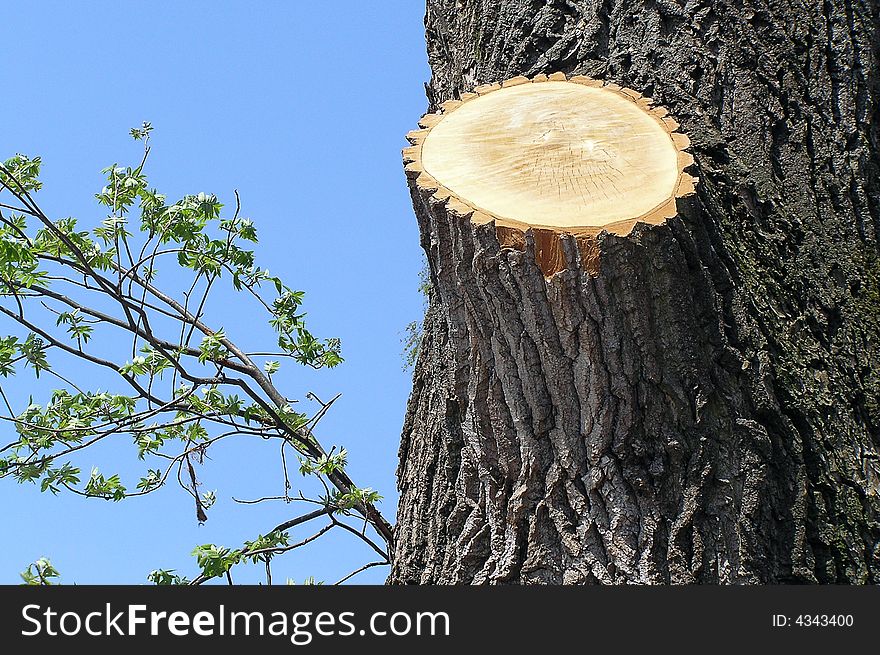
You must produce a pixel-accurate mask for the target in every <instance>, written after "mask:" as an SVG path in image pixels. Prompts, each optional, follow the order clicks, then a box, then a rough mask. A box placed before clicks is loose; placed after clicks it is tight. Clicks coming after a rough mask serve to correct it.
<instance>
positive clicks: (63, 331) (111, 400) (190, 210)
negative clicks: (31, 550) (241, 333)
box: [0, 123, 391, 584]
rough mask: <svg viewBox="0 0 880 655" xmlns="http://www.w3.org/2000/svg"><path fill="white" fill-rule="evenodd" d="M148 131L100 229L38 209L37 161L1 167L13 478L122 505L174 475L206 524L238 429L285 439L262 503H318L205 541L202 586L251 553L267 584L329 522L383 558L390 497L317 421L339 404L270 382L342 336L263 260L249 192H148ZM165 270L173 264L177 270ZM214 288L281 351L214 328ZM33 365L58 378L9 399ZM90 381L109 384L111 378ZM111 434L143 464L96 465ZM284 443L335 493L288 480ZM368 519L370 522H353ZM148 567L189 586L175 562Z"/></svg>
mask: <svg viewBox="0 0 880 655" xmlns="http://www.w3.org/2000/svg"><path fill="white" fill-rule="evenodd" d="M151 131H152V126H151V125H150V124H149V123H144V124H143V125H142V126H140V127H138V128H135V129H133V130H132V131H131V136H132V137H133V138H134V139H135V140H137V141H140V142H142V144H143V155H142V157H141V159H140V163H139V164H138V165H136V166H118V165H113V166H110V167H108V168H106V169H105V170H104V171H103V173H104V175H105V177H106V183H105V186H104V187H103V188H102V189H101V190H100V192H99V193H97V194H96V196H95V198H96V200H97V203H98V205H99V207H100V208H101V209H102V210H103V213H104V217H103V218H100V219H99V220H97V221H95V223H93V224H91V226H86V225H85V224H81V223H80V222H79V221H78V220H77V219H75V218H71V217H65V218H60V219H53V218H50V217H49V216H47V215H46V213H44V211H43V210H42V209H41V208H40V206H39V205H38V204H37V202H36V201H35V199H34V193H36V192H37V191H39V189H40V188H41V186H42V184H41V182H40V178H39V175H40V167H41V160H40V158H39V157H28V156H25V155H21V154H18V155H15V156H14V157H11V158H10V159H7V160H6V162H5V163H4V164H2V165H0V317H2V318H3V319H5V324H6V326H7V328H8V330H7V331H8V332H9V333H8V334H6V335H5V336H4V335H2V334H0V407H2V408H3V410H4V412H3V414H2V416H0V419H2V421H3V423H5V424H6V427H7V428H8V430H7V434H8V435H10V438H9V439H8V440H6V441H5V442H3V443H2V444H0V478H11V479H14V480H16V481H18V482H20V483H33V484H37V485H39V487H40V489H41V490H42V491H45V492H50V493H52V494H58V493H62V492H69V493H74V494H77V495H81V496H86V497H92V498H101V499H105V500H111V501H121V500H124V499H126V498H129V497H132V496H140V495H144V494H149V493H153V492H155V491H157V490H159V489H161V488H162V487H164V486H165V485H166V484H167V483H168V482H169V481H173V482H176V483H177V484H178V486H179V487H180V488H182V489H183V490H184V491H185V492H186V493H187V494H188V495H189V497H190V499H191V502H193V503H194V505H195V514H196V517H197V519H198V520H199V521H200V522H201V521H205V520H207V512H208V510H209V509H210V507H211V506H212V505H213V504H214V503H215V501H216V499H217V495H216V492H215V491H203V490H202V489H201V486H202V483H201V481H200V471H201V464H202V463H203V462H204V460H205V455H206V453H207V452H208V450H209V449H210V448H211V447H212V446H213V445H214V444H215V443H217V442H219V441H221V440H224V439H229V438H233V437H238V438H245V439H248V438H250V439H253V438H255V437H259V438H260V439H263V440H276V441H277V442H278V443H279V444H280V448H279V453H280V458H281V463H282V469H283V474H284V487H283V489H282V490H281V493H280V495H278V496H273V497H267V498H266V499H261V500H270V499H278V500H281V501H283V502H285V504H286V503H290V502H292V501H299V504H300V505H303V506H307V507H311V508H312V509H313V511H309V512H306V513H304V514H300V515H297V516H294V517H293V518H289V519H288V520H285V521H283V522H279V525H278V526H277V527H276V528H274V529H273V530H271V531H269V532H268V533H267V536H260V537H258V538H257V539H255V540H254V541H251V542H248V543H245V544H244V545H243V546H242V547H241V548H238V549H230V548H226V547H221V546H216V545H213V544H208V545H204V546H199V547H198V548H197V549H196V550H195V551H194V556H195V557H196V561H197V564H198V567H199V573H198V575H197V576H195V577H194V578H193V579H192V580H191V582H195V583H198V582H202V581H204V580H207V579H210V578H213V577H219V576H227V577H228V578H229V579H230V580H231V574H230V570H231V568H232V567H234V566H235V565H237V564H240V563H242V562H251V563H257V562H259V563H262V564H264V565H265V567H266V575H267V578H268V579H269V580H271V569H270V562H271V560H272V558H273V557H274V556H276V555H278V554H280V553H281V552H287V551H288V550H292V549H294V548H298V547H300V546H303V545H305V544H307V543H311V542H312V541H314V540H316V539H317V538H318V537H320V536H321V535H323V534H325V533H326V532H327V531H329V529H331V528H341V529H343V530H345V531H346V532H349V533H350V534H352V535H353V536H355V537H357V538H358V539H360V540H362V541H364V542H366V543H367V544H368V545H369V546H370V547H371V548H372V549H373V550H374V551H375V552H377V554H379V555H380V557H381V558H382V563H387V547H388V545H389V543H390V540H391V528H390V526H389V524H388V523H387V521H385V519H384V518H383V517H382V515H381V513H380V512H379V511H378V509H377V508H376V506H375V505H376V503H377V502H378V501H379V500H380V496H379V495H378V494H377V493H376V492H375V491H373V490H371V489H369V488H360V487H358V486H356V485H355V484H354V483H353V482H352V480H351V479H350V478H349V477H348V475H347V473H346V472H345V467H346V464H347V456H346V451H345V450H344V449H341V450H339V451H336V449H335V447H334V448H333V449H330V450H329V451H328V450H325V449H324V447H323V446H322V445H321V444H320V442H319V441H318V440H317V438H316V436H315V434H314V428H315V426H316V424H317V423H318V421H319V420H320V419H321V417H322V416H324V414H325V412H326V411H327V410H328V409H329V408H330V406H331V405H332V403H333V401H332V400H331V401H330V402H328V403H323V402H321V401H319V400H318V399H317V397H315V396H313V395H312V396H311V397H312V399H313V400H316V401H317V402H318V405H319V410H318V411H317V413H315V414H314V415H309V414H308V413H306V412H300V411H297V410H296V409H294V407H295V405H296V402H297V401H296V400H292V399H290V398H288V397H286V396H285V395H284V394H282V392H281V391H280V390H279V389H278V388H276V386H275V383H274V382H273V379H272V376H273V375H275V374H277V373H278V372H279V371H280V370H281V369H282V367H283V366H284V363H285V362H293V363H296V364H300V365H305V366H309V367H312V368H316V369H320V368H332V367H335V366H337V365H338V364H339V363H341V362H342V356H341V353H340V342H339V340H338V339H335V338H323V339H322V338H319V337H317V336H315V335H314V334H312V332H311V331H310V330H309V328H308V327H307V323H306V314H305V312H303V310H302V303H303V298H304V294H303V292H302V291H299V290H296V289H294V288H292V287H290V286H288V285H287V284H286V283H285V282H284V281H283V280H282V279H281V278H280V277H279V276H277V275H273V274H271V273H270V272H269V270H268V269H267V268H264V267H262V266H261V265H259V264H258V263H257V258H256V254H255V251H254V250H253V247H254V245H255V244H257V243H258V236H257V230H256V227H255V225H254V223H253V221H251V220H250V219H247V218H244V217H242V216H241V215H240V203H239V201H238V194H237V193H236V194H235V199H236V202H235V206H234V208H233V210H232V211H231V212H228V211H227V208H226V207H224V205H223V204H222V203H221V202H220V200H219V199H218V198H217V196H215V195H213V194H207V193H195V194H190V195H185V196H183V197H181V198H179V199H177V200H174V201H169V200H168V199H167V198H166V196H165V195H163V194H162V193H160V192H159V191H158V190H156V189H154V188H153V187H151V185H150V183H149V180H148V178H147V175H146V173H145V165H146V163H147V161H148V158H149V155H150V146H149V140H150V134H151ZM160 269H161V270H162V271H167V270H169V269H170V270H171V271H172V274H171V275H169V276H167V277H165V276H164V275H163V274H160ZM163 280H165V281H166V282H165V283H163ZM216 294H226V295H225V296H223V302H226V303H233V302H234V303H241V311H242V312H247V315H248V316H249V317H251V316H257V315H258V313H259V312H262V314H263V316H264V317H265V321H266V324H267V326H268V327H269V328H271V331H272V332H274V334H275V340H274V344H273V345H272V347H270V348H269V349H267V350H260V351H259V352H249V351H247V350H245V349H244V348H242V347H241V346H240V345H239V344H238V343H236V342H235V341H233V337H232V335H230V334H229V333H228V332H227V330H226V329H224V326H222V325H214V324H212V322H211V318H210V314H211V312H210V307H211V299H212V298H213V297H214V295H216ZM249 321H250V318H249ZM228 327H231V328H233V331H234V328H235V327H236V326H228ZM88 369H92V370H94V372H95V373H94V375H93V374H91V373H86V372H84V371H87V370H88ZM27 374H30V375H33V376H34V378H35V379H42V380H45V378H47V377H48V378H49V379H51V381H52V383H53V386H54V387H55V388H54V390H53V391H51V393H49V394H48V397H46V398H45V399H44V400H42V401H39V400H34V398H32V397H30V398H28V399H27V402H25V403H23V404H22V405H21V406H19V407H17V408H16V406H15V405H16V404H18V403H19V401H20V398H17V397H16V394H13V393H9V394H7V393H6V389H5V388H4V384H6V383H7V382H9V381H10V380H12V379H19V381H18V382H17V385H19V386H18V387H17V388H18V389H19V390H20V389H22V388H28V382H26V381H24V380H21V379H20V378H21V376H22V375H27ZM93 379H94V380H102V381H106V382H105V384H103V385H102V386H101V387H100V388H98V387H96V385H94V384H93V383H92V382H91V381H92V380H93ZM35 388H39V387H35ZM19 395H20V394H19ZM334 400H335V399H334ZM111 436H112V437H113V438H114V440H118V439H120V438H126V439H128V440H130V442H131V443H132V445H133V448H134V453H135V454H136V459H137V461H139V462H142V463H143V473H142V475H141V476H140V477H139V478H138V479H132V480H129V479H124V478H123V476H122V475H121V474H119V473H116V472H109V473H108V472H103V471H101V470H99V468H97V467H95V466H89V467H88V468H87V469H86V470H87V471H89V472H88V473H86V472H84V471H83V464H82V462H83V460H84V459H85V458H87V457H88V456H89V453H90V452H91V450H92V447H93V446H94V445H95V444H97V443H99V442H101V441H103V440H105V439H107V438H109V437H111ZM288 454H292V455H293V456H295V457H296V458H298V459H299V461H300V462H301V466H300V473H301V474H302V475H303V476H308V477H312V478H315V479H317V480H318V481H319V483H320V488H322V489H323V490H324V493H322V494H318V495H317V496H314V497H312V496H309V495H306V494H305V493H303V492H302V491H300V492H299V493H298V494H292V493H291V491H292V488H293V487H292V484H291V482H290V478H289V472H288V466H287V460H288ZM354 517H357V518H358V520H359V521H360V522H361V526H360V527H355V526H353V525H349V523H348V522H347V521H349V520H351V519H352V518H354ZM317 520H322V521H324V525H323V527H322V528H320V529H318V530H317V531H316V532H314V533H313V534H310V535H309V536H308V537H305V538H302V539H299V538H294V535H292V531H293V530H294V528H295V529H296V531H297V532H299V531H300V530H302V529H304V528H305V527H307V526H309V525H311V524H312V522H313V521H317ZM300 526H303V527H302V528H301V527H300ZM376 537H378V540H379V542H384V543H383V546H381V547H380V546H379V545H377V543H376V541H374V539H375V538H376ZM40 562H44V560H40ZM40 562H36V563H34V564H32V565H31V566H30V567H29V568H28V570H27V572H29V573H27V572H26V573H27V576H28V577H26V581H28V582H30V581H33V580H37V581H38V582H45V581H48V580H49V579H50V578H52V577H54V576H53V575H50V573H52V572H54V569H52V568H51V566H50V565H48V563H47V562H46V563H45V566H43V568H40V566H42V565H40ZM370 565H372V564H370ZM41 571H42V572H43V574H42V575H41V573H40V572H41ZM55 573H57V572H55ZM23 575H24V574H23ZM150 580H152V581H153V582H155V583H157V584H171V583H183V582H190V580H189V579H187V578H185V577H183V576H180V575H178V574H176V573H174V572H173V571H165V570H157V571H154V572H153V573H151V574H150Z"/></svg>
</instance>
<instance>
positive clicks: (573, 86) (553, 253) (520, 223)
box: [403, 73, 697, 276]
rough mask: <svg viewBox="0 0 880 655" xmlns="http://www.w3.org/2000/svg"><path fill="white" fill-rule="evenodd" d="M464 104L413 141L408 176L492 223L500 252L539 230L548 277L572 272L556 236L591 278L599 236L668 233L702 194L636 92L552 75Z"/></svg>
mask: <svg viewBox="0 0 880 655" xmlns="http://www.w3.org/2000/svg"><path fill="white" fill-rule="evenodd" d="M461 97H462V99H461V100H460V101H448V102H445V103H443V105H441V109H442V111H441V112H438V113H435V114H427V115H426V116H423V117H422V119H421V120H420V121H419V125H420V126H421V127H422V128H424V129H421V130H415V131H413V132H410V133H409V134H408V135H407V137H408V139H409V141H410V143H412V144H413V145H412V146H410V147H409V148H406V149H404V152H403V155H404V161H405V163H406V171H407V174H408V175H409V176H410V177H412V178H413V179H415V180H416V184H417V185H418V187H419V188H420V189H421V190H422V191H424V192H426V193H428V194H429V195H433V197H434V198H435V199H437V200H438V201H442V202H445V203H447V209H448V210H449V212H450V214H454V215H455V216H456V217H459V218H467V217H470V220H472V221H473V222H475V223H476V222H486V221H495V224H496V230H497V233H498V236H499V241H500V242H501V243H502V246H504V247H524V244H525V243H526V241H525V240H524V239H523V238H520V237H517V236H515V235H516V233H519V234H523V233H525V232H526V231H529V230H531V231H532V240H533V243H534V244H535V246H534V247H535V252H536V257H537V258H538V259H539V262H540V263H541V266H542V269H543V270H544V272H545V274H546V275H548V276H549V275H552V274H553V273H555V272H557V271H559V270H561V269H562V268H565V266H566V262H565V257H564V256H563V252H562V248H561V245H560V235H562V234H571V235H573V236H574V237H575V238H576V239H577V240H578V250H579V252H580V254H581V266H582V267H583V268H584V269H586V270H588V271H589V272H591V273H595V272H596V271H597V270H598V266H599V261H598V257H599V249H598V246H597V244H596V235H597V234H598V233H599V232H600V231H603V230H607V231H609V232H613V233H616V234H622V235H626V234H628V233H629V232H630V231H631V230H632V228H633V226H634V225H635V224H636V223H637V222H645V223H649V224H658V223H662V222H663V221H665V220H666V219H667V218H671V217H672V216H675V215H676V213H677V211H676V198H677V197H683V196H685V195H690V194H692V193H694V192H695V191H694V189H695V184H696V182H697V180H696V178H694V177H692V176H690V175H689V174H687V173H686V172H685V171H684V169H685V168H686V167H688V166H690V165H691V164H693V157H691V155H690V154H688V153H686V152H684V150H685V149H686V148H687V147H688V146H689V145H690V141H689V139H688V138H687V137H686V136H685V135H684V134H681V133H678V132H676V130H677V129H678V127H679V125H678V123H677V122H676V121H675V120H674V119H672V118H668V117H666V114H667V111H666V109H665V108H663V107H656V106H654V105H653V104H652V100H651V99H650V98H645V97H643V96H641V94H639V93H638V92H637V91H635V90H633V89H629V88H623V87H620V86H618V85H616V84H603V83H602V82H601V81H599V80H593V79H591V78H588V77H584V76H576V77H573V78H571V79H567V78H566V76H565V75H564V74H562V73H553V74H550V75H538V76H536V77H535V78H534V79H533V80H529V79H528V78H525V77H516V78H512V79H509V80H505V81H502V82H501V83H494V84H485V85H482V86H479V87H477V88H476V89H474V93H466V94H462V96H461ZM466 210H467V211H466ZM477 217H479V220H477ZM502 228H504V229H502Z"/></svg>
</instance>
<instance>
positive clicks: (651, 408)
mask: <svg viewBox="0 0 880 655" xmlns="http://www.w3.org/2000/svg"><path fill="white" fill-rule="evenodd" d="M425 23H426V28H427V41H428V54H429V59H430V64H431V67H432V70H433V77H432V79H431V82H430V84H429V85H428V86H427V92H428V98H429V102H430V105H431V108H432V109H433V108H436V107H437V106H438V105H439V103H441V102H443V101H445V100H448V99H452V98H456V97H457V96H458V95H459V94H461V93H462V92H465V91H469V90H470V89H471V88H473V87H474V86H476V85H478V84H481V83H487V82H494V81H498V80H502V79H506V78H509V77H512V76H514V75H517V74H523V75H529V76H531V75H534V74H538V73H542V72H551V71H555V70H561V71H563V72H565V73H567V74H584V75H589V76H592V77H598V78H604V79H606V80H611V81H614V82H616V83H618V84H621V85H624V86H627V87H631V88H634V89H637V90H639V91H641V92H643V93H645V94H646V95H649V96H653V97H654V98H655V99H656V100H657V101H658V102H660V103H662V104H663V105H665V106H666V107H668V108H669V109H670V111H671V113H672V115H673V116H674V117H675V118H676V119H677V120H678V121H679V122H680V123H681V124H682V129H683V131H685V132H686V133H687V134H688V135H689V136H690V138H691V141H692V143H693V146H692V152H693V153H694V156H695V159H696V165H695V169H694V170H695V173H696V174H697V175H698V176H699V178H700V184H699V186H698V194H697V196H696V197H695V198H694V199H693V200H692V201H691V202H690V203H684V204H683V205H682V206H681V207H680V215H679V216H678V217H676V218H674V219H672V220H670V221H668V222H667V223H666V224H664V225H660V226H654V227H649V226H641V227H637V229H636V230H635V231H634V232H633V234H632V235H630V236H629V237H619V236H614V235H605V236H603V237H600V239H599V248H600V262H601V265H600V269H599V271H598V274H596V275H595V276H593V275H590V274H589V273H587V272H584V271H583V270H582V269H580V268H579V266H578V263H579V261H578V253H577V252H576V248H569V249H568V251H567V255H566V258H567V268H566V270H563V271H562V272H560V273H557V274H556V275H555V276H553V277H552V278H549V279H545V278H544V276H543V275H542V274H541V272H540V270H539V269H538V268H537V266H536V265H535V261H534V241H533V240H531V239H528V238H527V239H526V244H525V248H524V250H518V249H515V248H502V247H500V246H499V244H498V241H497V238H496V236H495V232H494V230H493V229H492V227H491V225H489V226H486V225H483V226H473V225H471V224H470V223H468V222H466V221H461V222H456V221H449V220H447V219H446V218H445V217H446V214H445V212H443V211H441V210H442V207H438V205H437V203H436V202H433V201H429V200H427V199H426V198H425V197H424V196H423V195H420V194H419V193H418V191H417V189H416V188H415V186H414V185H413V184H412V183H411V188H412V189H413V203H414V206H415V209H416V215H417V217H418V221H419V226H420V230H421V241H422V246H423V247H424V249H425V252H426V253H427V256H428V261H429V264H430V269H431V281H432V293H431V302H430V308H429V310H428V313H427V316H426V319H425V323H424V336H423V341H422V346H421V352H420V355H419V360H418V363H417V367H416V371H415V376H414V388H413V392H412V397H411V399H410V403H409V406H408V411H407V417H406V421H405V425H404V429H403V436H402V443H401V448H400V468H399V472H398V473H399V486H400V491H401V500H400V509H399V513H398V524H397V528H396V544H395V549H394V562H393V570H392V574H391V578H390V581H391V582H394V583H625V582H639V583H689V582H698V583H758V582H767V583H785V582H820V583H830V582H852V583H875V584H876V583H880V457H878V451H880V371H878V367H880V258H878V236H880V198H878V193H880V192H878V177H880V154H878V150H880V117H878V102H880V63H878V61H880V52H878V51H880V37H878V32H880V29H878V28H880V19H878V6H877V4H876V2H874V1H873V0H871V1H869V2H867V3H865V2H862V3H860V2H856V0H824V2H805V3H796V2H792V1H788V2H785V1H771V2H767V1H766V0H737V2H727V1H725V0H722V1H720V2H719V1H717V0H711V1H709V0H688V1H687V2H684V1H683V0H678V1H676V0H643V1H640V0H616V1H615V0H546V1H544V0H542V1H540V2H535V1H530V0H429V1H428V9H427V14H426V19H425Z"/></svg>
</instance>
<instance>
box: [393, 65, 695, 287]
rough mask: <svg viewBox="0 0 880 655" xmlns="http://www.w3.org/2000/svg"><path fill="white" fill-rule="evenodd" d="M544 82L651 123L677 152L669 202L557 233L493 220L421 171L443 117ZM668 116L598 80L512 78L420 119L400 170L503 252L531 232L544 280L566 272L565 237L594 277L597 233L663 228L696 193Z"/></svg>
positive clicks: (686, 142) (520, 246)
mask: <svg viewBox="0 0 880 655" xmlns="http://www.w3.org/2000/svg"><path fill="white" fill-rule="evenodd" d="M547 81H553V82H572V83H575V84H583V85H584V86H591V87H601V88H603V89H605V90H607V91H611V92H613V93H616V94H617V95H619V96H620V97H622V98H625V99H627V100H629V101H630V102H633V103H635V104H636V105H637V106H638V107H639V108H640V109H641V110H642V111H644V112H645V113H646V114H648V115H649V116H651V117H652V118H653V119H654V120H656V121H657V123H658V124H659V125H660V126H661V127H662V128H663V129H664V131H665V132H666V133H667V134H668V135H669V138H670V139H671V140H672V143H673V145H674V147H675V149H676V151H677V152H678V181H677V182H676V184H675V189H674V191H673V193H672V194H671V195H670V197H669V198H667V199H666V200H664V201H663V202H661V203H660V204H658V205H657V206H655V207H653V208H652V209H650V210H649V211H647V212H645V213H643V214H641V215H639V216H636V217H633V218H627V219H624V220H620V221H616V222H613V223H609V224H607V225H602V226H584V227H566V228H561V227H558V226H550V225H536V224H530V223H524V222H522V221H517V220H514V219H510V218H506V217H502V216H497V215H495V214H493V213H492V212H491V211H488V210H485V209H483V208H481V207H478V206H476V205H474V204H473V203H470V202H469V201H468V200H467V199H465V198H460V197H459V196H457V195H456V194H455V193H454V192H452V191H451V190H449V189H448V188H446V187H444V186H443V185H442V184H440V183H439V182H438V181H437V180H436V179H435V178H434V177H432V176H431V175H430V174H429V173H427V172H426V171H425V169H424V167H423V165H422V144H423V143H424V141H425V139H426V138H427V136H428V134H430V132H431V129H433V128H434V127H435V126H436V125H437V124H438V123H440V121H441V120H442V119H443V117H444V116H446V115H448V114H450V113H451V112H454V111H455V110H456V109H458V108H459V107H461V106H462V105H463V104H465V103H466V102H468V101H470V100H473V99H475V98H479V97H480V96H483V95H486V94H487V93H492V92H494V91H497V90H499V89H503V88H507V87H511V86H517V85H520V84H538V83H541V82H547ZM668 114H669V112H668V110H667V109H666V108H665V107H663V106H660V105H655V104H654V101H653V99H652V98H650V97H647V96H643V95H642V94H641V93H639V92H638V91H635V90H634V89H629V88H626V87H622V86H620V85H618V84H614V83H613V82H607V81H603V80H597V79H593V78H590V77H587V76H585V75H573V76H571V77H569V76H566V75H565V74H564V73H552V74H540V75H535V76H534V77H532V78H528V77H524V76H517V77H513V78H510V79H507V80H504V81H502V82H494V83H491V84H482V85H480V86H477V87H476V88H474V89H473V91H472V92H469V93H463V94H461V97H460V99H458V100H447V101H446V102H444V103H442V104H441V105H440V110H439V111H437V112H433V113H428V114H425V115H424V116H422V117H421V119H419V127H420V129H418V130H412V131H411V132H408V133H407V135H406V139H407V141H409V143H410V146H409V147H407V148H404V149H403V163H404V170H405V171H406V175H407V177H408V178H409V179H410V180H414V181H415V185H416V187H417V189H418V191H419V193H420V194H421V195H422V196H423V197H424V198H425V199H426V200H428V199H431V198H433V199H434V200H435V201H437V202H442V203H445V205H446V211H447V213H448V214H450V215H451V216H453V217H455V218H459V219H469V220H470V221H471V222H472V223H474V224H475V225H482V224H486V223H494V225H495V233H496V236H497V238H498V243H499V245H500V246H501V247H502V248H514V249H516V250H524V249H525V247H526V246H525V244H526V233H528V232H529V231H531V234H532V238H533V240H534V244H535V259H536V261H537V264H538V266H539V267H540V268H541V271H542V272H543V273H544V275H545V277H552V276H553V275H555V274H556V273H558V272H560V271H562V270H565V269H566V268H567V265H566V261H565V254H564V251H563V246H562V237H563V236H565V235H569V236H571V237H573V238H574V239H575V241H576V243H577V246H578V252H579V253H580V264H581V267H582V268H583V270H585V271H586V272H588V273H589V274H590V275H593V276H595V275H598V273H599V264H600V262H599V259H600V249H599V242H598V236H599V234H600V233H602V232H609V233H611V234H616V235H619V236H628V235H629V234H630V233H631V232H632V230H633V228H634V227H635V226H636V224H638V223H646V224H648V225H660V224H662V223H665V222H666V221H667V220H668V219H670V218H674V217H675V216H676V215H678V213H679V207H678V199H679V198H685V197H687V196H691V195H693V194H694V193H695V192H696V185H697V183H698V181H699V179H698V178H697V176H695V175H691V174H689V173H687V172H686V169H688V168H689V167H690V166H692V165H693V163H694V158H693V156H692V155H691V154H690V153H689V152H688V151H687V150H688V148H689V147H690V139H688V137H687V135H686V134H684V133H682V132H679V131H678V129H679V124H678V122H677V121H676V120H675V119H674V118H672V117H670V116H669V115H668Z"/></svg>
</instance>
